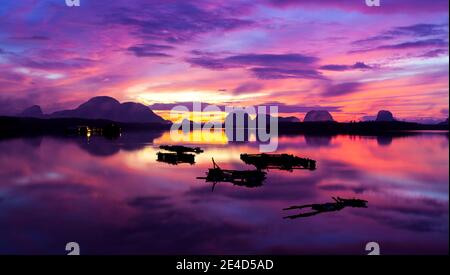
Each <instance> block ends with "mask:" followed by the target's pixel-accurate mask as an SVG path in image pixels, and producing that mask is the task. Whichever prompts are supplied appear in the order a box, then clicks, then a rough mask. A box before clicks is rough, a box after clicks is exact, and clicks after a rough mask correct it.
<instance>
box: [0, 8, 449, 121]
mask: <svg viewBox="0 0 450 275" xmlns="http://www.w3.org/2000/svg"><path fill="white" fill-rule="evenodd" d="M448 20H449V18H448V0H434V1H427V0H381V6H380V7H367V6H366V5H365V1H364V0H340V1H338V0H335V1H332V0H321V1H317V0H260V1H258V0H242V1H233V0H231V1H212V0H196V1H187V0H182V1H175V0H167V1H161V0H159V1H153V0H133V1H131V0H115V1H96V0H81V6H80V7H72V8H69V7H67V6H66V5H65V1H64V0H21V1H17V0H2V1H1V2H0V114H13V113H17V112H20V111H21V110H22V109H23V108H25V107H29V106H31V105H34V104H38V105H40V106H41V107H42V109H43V111H44V112H45V113H50V112H53V111H56V110H60V109H67V108H75V107H77V106H78V105H79V104H80V103H82V102H84V101H86V100H88V99H89V98H91V97H93V96H97V95H109V96H112V97H115V98H116V99H118V100H119V101H136V102H141V103H144V104H147V105H149V106H150V107H151V108H152V109H153V110H154V111H156V112H157V113H159V114H163V115H165V114H166V113H167V110H170V109H171V108H172V106H174V105H176V104H177V103H179V102H192V101H202V102H205V103H212V104H217V105H221V106H224V105H230V104H232V105H241V106H245V105H260V104H263V105H278V106H279V110H280V113H281V115H283V116H297V117H298V118H300V119H302V118H303V117H304V115H305V113H306V112H307V111H309V110H312V109H321V110H328V111H330V112H331V113H332V115H333V117H334V118H335V119H336V120H338V121H349V120H361V119H367V118H368V117H370V116H374V115H376V113H377V111H378V110H380V109H387V110H390V111H392V112H393V113H394V115H395V116H396V117H397V118H399V119H405V120H434V121H440V120H443V119H445V118H447V117H448V100H449V86H448V81H449V76H448V73H449V71H448V70H449V69H448V65H449V55H448V43H449V41H448Z"/></svg>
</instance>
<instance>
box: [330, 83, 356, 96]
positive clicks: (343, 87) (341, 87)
mask: <svg viewBox="0 0 450 275" xmlns="http://www.w3.org/2000/svg"><path fill="white" fill-rule="evenodd" d="M361 87H362V84H361V83H358V82H346V83H341V84H336V85H331V86H329V87H327V88H326V89H325V90H324V92H323V93H322V95H324V96H331V97H333V96H341V95H347V94H352V93H355V92H357V91H358V90H359V89H360V88H361Z"/></svg>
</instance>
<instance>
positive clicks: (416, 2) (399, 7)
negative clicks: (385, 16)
mask: <svg viewBox="0 0 450 275" xmlns="http://www.w3.org/2000/svg"><path fill="white" fill-rule="evenodd" d="M266 1H267V3H269V4H270V5H272V6H275V7H280V8H287V7H292V6H300V7H302V8H316V9H329V8H337V9H342V10H349V11H358V12H363V13H377V12H380V9H382V12H383V13H424V12H441V13H444V12H445V11H446V10H448V0H434V1H423V0H382V1H381V2H382V6H381V7H380V8H374V7H368V6H367V5H366V4H365V2H364V1H363V0H341V1H336V0H321V1H317V0H266Z"/></svg>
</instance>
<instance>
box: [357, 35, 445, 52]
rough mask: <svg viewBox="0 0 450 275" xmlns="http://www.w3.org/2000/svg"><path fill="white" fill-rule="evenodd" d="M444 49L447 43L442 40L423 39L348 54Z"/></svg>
mask: <svg viewBox="0 0 450 275" xmlns="http://www.w3.org/2000/svg"><path fill="white" fill-rule="evenodd" d="M431 47H437V48H446V47H448V41H446V40H444V39H439V38H436V39H425V40H417V41H408V42H402V43H397V44H390V45H381V46H378V47H375V48H367V49H361V50H353V51H350V53H361V52H370V51H377V50H405V49H418V48H431Z"/></svg>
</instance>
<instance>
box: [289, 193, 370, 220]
mask: <svg viewBox="0 0 450 275" xmlns="http://www.w3.org/2000/svg"><path fill="white" fill-rule="evenodd" d="M332 199H333V200H334V201H335V202H327V203H322V204H305V205H299V206H291V207H288V208H285V209H283V210H293V209H303V208H310V209H311V210H313V211H310V212H305V213H300V214H297V215H291V216H286V217H283V218H284V219H296V218H304V217H309V216H314V215H317V214H320V213H325V212H334V211H340V210H342V209H344V208H345V207H357V208H367V201H365V200H360V199H343V198H340V197H337V198H335V197H332Z"/></svg>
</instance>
